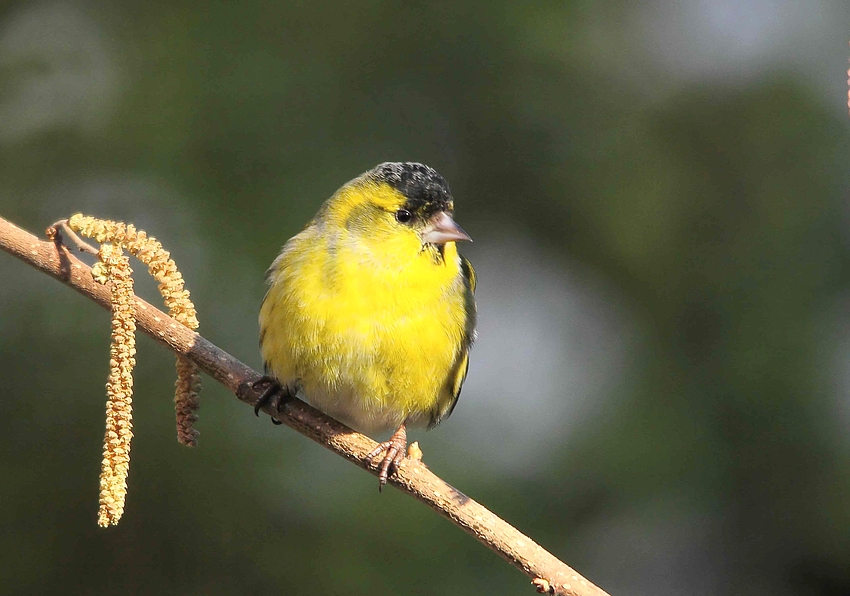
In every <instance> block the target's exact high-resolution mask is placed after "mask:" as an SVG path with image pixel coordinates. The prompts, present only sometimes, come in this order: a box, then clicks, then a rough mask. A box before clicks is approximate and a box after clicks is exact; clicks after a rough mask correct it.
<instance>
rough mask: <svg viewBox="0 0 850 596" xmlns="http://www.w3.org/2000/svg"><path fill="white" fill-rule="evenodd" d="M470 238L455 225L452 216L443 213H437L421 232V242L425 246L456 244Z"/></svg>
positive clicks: (470, 239)
mask: <svg viewBox="0 0 850 596" xmlns="http://www.w3.org/2000/svg"><path fill="white" fill-rule="evenodd" d="M461 240H469V241H470V242H472V238H470V237H469V234H467V233H466V232H464V231H463V228H461V227H460V226H459V225H457V224H456V223H455V220H453V219H452V216H451V215H449V214H448V213H446V212H445V211H438V212H437V213H436V214H435V215H434V216H433V217H431V219H429V220H428V224H427V225H426V226H425V228H424V229H423V230H422V241H423V242H425V243H427V244H445V243H446V242H458V241H461Z"/></svg>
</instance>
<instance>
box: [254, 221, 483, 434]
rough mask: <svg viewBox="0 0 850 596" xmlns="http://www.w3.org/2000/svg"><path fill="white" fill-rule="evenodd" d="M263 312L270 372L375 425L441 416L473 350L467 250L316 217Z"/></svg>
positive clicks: (337, 413)
mask: <svg viewBox="0 0 850 596" xmlns="http://www.w3.org/2000/svg"><path fill="white" fill-rule="evenodd" d="M269 283H270V287H269V290H268V294H267V296H266V299H265V301H264V303H263V307H262V309H261V312H260V326H261V345H262V353H263V358H264V359H265V361H266V363H267V366H268V367H269V369H270V370H269V372H270V373H272V374H274V375H275V376H276V377H277V378H278V379H279V380H280V381H281V382H282V383H283V384H285V385H288V386H290V387H291V388H293V389H297V390H299V392H301V393H302V395H303V396H304V397H305V398H306V399H307V400H308V401H310V402H311V403H312V404H314V405H315V406H317V407H318V408H320V409H322V410H323V411H325V412H326V413H328V414H330V415H331V416H334V417H336V418H338V419H340V420H342V421H343V422H346V423H347V424H349V425H351V426H353V427H354V428H357V429H358V430H362V431H364V432H373V431H382V430H386V429H390V428H395V427H397V426H398V425H399V424H401V423H402V422H405V421H406V422H407V423H408V424H417V423H419V424H427V423H428V422H429V421H432V420H434V419H439V417H441V416H442V415H443V414H444V413H445V412H446V411H447V410H448V409H449V408H450V407H451V404H452V403H453V400H454V395H453V389H454V385H455V377H456V373H457V370H458V368H459V367H460V366H461V364H463V365H464V366H465V361H464V362H463V363H461V360H463V359H464V358H465V349H466V348H467V347H468V340H467V337H468V330H467V329H466V325H467V312H466V303H465V292H466V291H468V289H467V288H466V287H465V285H464V280H463V276H462V274H461V270H460V257H459V256H458V254H457V250H456V247H455V245H454V243H453V242H449V243H446V244H445V246H444V247H443V250H442V257H441V258H440V256H439V254H438V253H436V252H435V249H434V248H433V247H428V248H427V249H425V248H423V247H422V245H421V243H420V242H419V240H418V238H416V236H415V234H413V233H411V234H391V235H386V236H382V235H381V234H376V235H375V236H374V237H372V236H369V235H363V234H358V233H351V232H349V231H348V230H346V229H345V228H344V227H343V226H335V229H333V230H331V229H328V226H326V225H325V224H324V223H323V222H321V221H319V222H314V223H313V224H311V225H310V226H309V227H308V228H307V229H305V230H304V231H303V232H302V233H301V234H299V235H297V236H295V237H294V238H292V239H291V240H290V241H289V242H288V243H287V245H286V246H285V247H284V250H283V252H282V253H281V255H280V256H279V257H278V259H277V260H276V261H275V263H274V264H273V265H272V268H271V269H270V271H269Z"/></svg>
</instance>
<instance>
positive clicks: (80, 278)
mask: <svg viewBox="0 0 850 596" xmlns="http://www.w3.org/2000/svg"><path fill="white" fill-rule="evenodd" d="M0 248H2V249H3V250H5V251H6V252H8V253H10V254H12V255H14V256H16V257H18V258H19V259H21V260H22V261H24V262H25V263H28V264H29V265H32V266H33V267H35V268H36V269H39V270H41V271H43V272H44V273H47V274H48V275H50V276H51V277H54V278H56V279H58V280H59V281H61V282H63V283H65V284H67V285H69V286H71V287H72V288H73V289H75V290H77V291H78V292H80V293H81V294H83V295H84V296H87V297H89V298H91V299H92V300H94V301H95V302H97V303H98V304H100V305H101V306H103V307H104V308H107V309H108V308H110V302H109V288H108V287H105V286H103V285H100V284H98V283H97V282H95V281H94V280H93V279H92V276H91V269H90V268H89V266H88V265H86V264H85V263H83V262H82V261H80V260H79V259H77V258H76V257H75V256H74V255H73V254H71V252H70V251H69V250H68V249H67V248H66V247H65V246H63V245H61V244H59V243H55V242H51V241H45V240H40V239H38V238H37V237H35V236H33V235H32V234H30V233H29V232H27V231H25V230H22V229H21V228H18V227H17V226H15V225H14V224H12V223H11V222H9V221H7V220H5V219H3V218H2V217H0ZM135 300H136V302H135V304H136V318H137V325H138V327H139V329H141V330H142V331H144V332H145V333H147V334H148V335H150V336H151V337H153V338H154V339H155V340H157V341H159V342H160V343H162V344H164V345H165V346H166V347H168V348H169V349H170V350H172V351H173V352H176V353H177V354H182V355H184V356H186V357H187V358H189V359H190V360H191V361H193V362H194V363H195V364H197V365H198V366H199V367H200V368H201V369H202V370H203V371H204V372H206V373H207V374H209V375H210V376H211V377H213V378H214V379H215V380H217V381H218V382H220V383H221V384H223V385H224V386H226V387H227V388H228V389H230V390H231V391H232V392H233V393H234V394H236V396H237V397H238V398H239V399H240V400H241V401H243V402H245V403H247V404H249V405H251V406H253V405H254V402H255V401H256V399H257V395H256V394H255V393H254V392H253V391H246V386H247V385H246V384H247V383H248V382H250V381H254V380H256V379H257V378H258V377H259V376H260V373H258V372H257V371H255V370H253V369H252V368H251V367H249V366H247V365H245V364H243V363H242V362H240V361H239V360H237V359H236V358H234V357H233V356H231V355H230V354H228V353H227V352H225V351H224V350H221V349H220V348H218V347H217V346H215V345H213V344H212V343H210V342H208V341H207V340H205V339H204V338H203V337H201V336H200V335H198V334H197V333H195V332H194V331H191V330H190V329H188V328H187V327H185V326H183V325H182V324H180V323H178V322H177V321H175V320H174V319H172V318H171V317H169V316H168V315H166V314H165V313H163V312H161V311H160V310H158V309H157V308H155V307H153V306H151V305H150V304H148V303H147V302H145V301H144V300H142V299H141V298H138V297H136V299H135ZM263 411H264V412H265V413H266V414H268V415H270V416H271V415H274V416H275V418H277V419H278V420H280V421H281V422H283V423H284V424H286V425H287V426H290V427H291V428H293V429H295V430H296V431H298V432H300V433H301V434H303V435H305V436H307V437H309V438H310V439H313V440H314V441H315V442H317V443H319V444H320V445H322V446H324V447H326V448H328V449H330V450H331V451H333V452H335V453H336V454H338V455H341V456H342V457H344V458H345V459H347V460H349V461H350V462H352V463H354V464H355V465H357V466H360V467H361V468H363V469H364V470H368V471H369V472H371V473H372V474H375V475H377V470H376V468H375V466H373V465H372V462H371V461H369V460H368V459H367V457H366V455H367V454H368V453H369V452H370V451H371V450H372V449H373V448H374V447H375V445H376V443H375V442H374V441H373V440H371V439H370V438H368V437H366V436H364V435H362V434H360V433H357V432H355V431H353V430H351V429H350V428H348V427H347V426H345V425H343V424H341V423H339V422H337V421H336V420H333V419H332V418H329V417H328V416H326V415H324V414H322V413H321V412H319V411H318V410H316V409H314V408H312V407H310V406H309V405H307V404H305V403H304V402H302V401H299V400H292V401H289V402H287V403H286V404H284V405H283V406H282V407H281V411H280V412H276V411H274V410H273V409H272V408H271V407H266V408H264V409H263ZM390 483H391V484H393V485H395V486H396V487H397V488H398V489H399V490H401V491H403V492H406V493H408V494H410V495H412V496H413V497H415V498H417V499H419V500H420V501H422V502H423V503H425V504H427V505H428V506H429V507H431V508H432V509H433V510H435V511H436V512H437V513H439V514H440V515H442V516H444V517H446V518H448V519H449V520H450V521H452V522H453V523H454V524H455V525H457V526H460V527H461V528H462V529H464V530H466V531H467V532H468V533H470V534H472V535H473V536H474V537H475V538H476V539H477V540H478V541H479V542H481V543H482V544H484V545H485V546H487V547H488V548H489V549H490V550H492V551H494V552H495V553H497V554H498V555H500V556H501V557H503V558H504V559H505V560H507V561H508V562H509V563H511V564H512V565H514V566H515V567H517V568H518V569H519V570H520V571H522V572H523V573H525V574H526V575H527V576H528V577H530V578H532V580H533V583H534V585H535V586H536V587H537V589H538V591H539V592H541V593H548V594H557V595H563V596H607V594H606V593H605V592H604V591H603V590H601V589H600V588H598V587H596V586H595V585H593V584H592V583H590V582H589V581H587V580H586V579H584V578H583V577H581V576H580V575H579V574H578V573H577V572H576V571H574V570H573V569H572V568H570V567H569V566H567V565H566V564H564V563H562V562H561V561H560V560H558V559H557V558H555V557H554V556H553V555H552V554H550V553H549V552H547V551H546V550H544V549H543V548H542V547H541V546H539V545H538V544H536V543H535V542H534V541H533V540H531V539H530V538H528V537H527V536H525V535H524V534H522V533H521V532H519V531H518V530H517V529H515V528H514V527H513V526H511V525H509V524H508V523H507V522H505V521H503V520H502V519H500V518H498V517H496V516H495V515H494V514H493V513H491V512H490V511H488V510H487V509H486V508H484V507H483V506H481V505H479V504H478V503H476V502H475V501H473V500H472V499H470V498H469V497H467V496H466V495H464V494H463V493H461V492H460V491H458V490H457V489H455V488H454V487H452V486H451V485H449V484H447V483H445V482H443V480H441V479H440V478H439V477H437V476H436V475H434V474H433V473H432V472H431V471H430V470H428V468H427V467H426V466H425V464H423V463H422V462H420V461H417V460H414V459H410V458H405V459H404V460H403V461H402V463H401V465H400V466H399V467H398V470H397V471H396V473H395V474H393V476H392V477H391V478H390Z"/></svg>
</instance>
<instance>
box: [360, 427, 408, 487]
mask: <svg viewBox="0 0 850 596" xmlns="http://www.w3.org/2000/svg"><path fill="white" fill-rule="evenodd" d="M406 452H407V432H406V430H405V428H404V425H401V426H400V427H399V429H398V430H397V431H395V432H394V433H393V436H392V437H390V440H389V441H384V442H383V443H380V444H379V445H378V446H377V447H375V448H374V449H373V450H372V451H370V452H369V455H367V456H366V458H367V459H368V460H369V461H370V462H371V461H373V460H374V459H375V458H376V457H378V456H379V455H381V454H383V456H384V457H383V459H382V460H381V464H380V468H379V470H380V472H379V473H378V492H380V491H381V490H382V489H383V488H384V485H386V483H387V479H388V478H389V477H390V475H391V474H393V473H394V472H395V471H396V470H398V466H399V464H401V460H403V459H404V456H405V454H406Z"/></svg>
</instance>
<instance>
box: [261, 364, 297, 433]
mask: <svg viewBox="0 0 850 596" xmlns="http://www.w3.org/2000/svg"><path fill="white" fill-rule="evenodd" d="M251 389H253V390H254V391H262V393H261V394H260V396H259V397H258V398H257V401H256V402H254V415H255V416H259V415H260V410H261V409H263V408H264V407H266V406H267V405H269V404H271V405H272V406H273V407H274V409H275V411H276V412H280V407H281V406H282V405H283V404H285V403H286V402H288V401H289V400H290V399H292V395H291V394H290V393H289V390H288V389H286V388H285V387H283V386H281V384H280V381H278V380H277V379H275V378H274V377H270V376H267V375H264V376H262V377H260V378H259V379H257V380H256V381H253V382H252V383H251ZM272 423H273V424H283V423H282V422H281V421H280V420H278V419H277V418H272Z"/></svg>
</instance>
